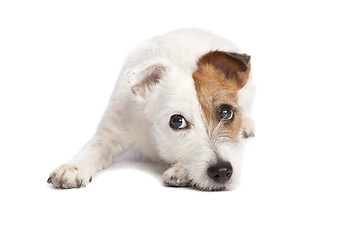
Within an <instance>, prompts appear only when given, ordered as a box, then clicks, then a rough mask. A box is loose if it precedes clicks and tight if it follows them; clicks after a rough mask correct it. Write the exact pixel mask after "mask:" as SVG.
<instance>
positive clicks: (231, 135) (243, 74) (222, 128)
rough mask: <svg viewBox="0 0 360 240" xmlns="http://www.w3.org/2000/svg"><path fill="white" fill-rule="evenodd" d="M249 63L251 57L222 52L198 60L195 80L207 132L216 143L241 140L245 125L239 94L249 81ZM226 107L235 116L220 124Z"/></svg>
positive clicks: (212, 53)
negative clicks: (221, 115) (221, 113)
mask: <svg viewBox="0 0 360 240" xmlns="http://www.w3.org/2000/svg"><path fill="white" fill-rule="evenodd" d="M249 61H250V57H249V56H248V55H245V54H237V53H226V52H221V51H213V52H209V53H207V54H205V55H204V56H202V57H201V58H200V59H199V60H198V63H197V65H198V70H197V71H195V72H194V73H193V79H194V82H195V87H196V91H197V94H198V98H199V102H200V105H201V108H202V110H203V113H204V116H203V117H204V120H205V124H206V128H207V130H208V134H209V136H210V138H211V139H212V140H213V141H219V140H220V141H221V140H222V139H230V141H234V142H237V141H238V140H239V139H238V136H239V135H240V132H241V122H242V121H241V109H240V107H239V105H238V103H237V93H238V91H239V90H240V89H241V88H242V87H243V86H244V85H245V84H246V82H247V80H248V78H249V73H250V68H251V66H250V62H249ZM224 104H226V105H230V106H231V107H232V110H233V111H234V112H235V116H234V119H233V120H231V121H220V120H219V118H218V117H217V116H218V114H219V110H220V107H221V106H222V105H224Z"/></svg>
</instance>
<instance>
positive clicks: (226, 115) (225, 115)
mask: <svg viewBox="0 0 360 240" xmlns="http://www.w3.org/2000/svg"><path fill="white" fill-rule="evenodd" d="M218 118H219V119H220V120H224V121H231V120H233V119H234V110H233V108H232V107H231V106H230V105H227V104H224V105H221V106H220V108H219V111H218Z"/></svg>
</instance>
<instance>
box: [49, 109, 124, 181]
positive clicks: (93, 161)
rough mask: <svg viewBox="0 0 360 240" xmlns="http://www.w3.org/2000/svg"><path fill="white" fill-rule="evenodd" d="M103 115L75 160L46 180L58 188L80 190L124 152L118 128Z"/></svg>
mask: <svg viewBox="0 0 360 240" xmlns="http://www.w3.org/2000/svg"><path fill="white" fill-rule="evenodd" d="M112 119H113V118H111V117H110V116H107V115H105V116H104V117H103V120H102V122H101V123H100V126H99V128H98V131H97V133H96V134H95V135H94V137H93V138H92V139H91V140H90V141H89V142H88V143H87V144H86V145H85V146H84V148H83V149H82V150H81V151H80V153H79V154H78V155H77V156H76V157H75V159H74V160H73V161H72V162H71V163H69V164H64V165H61V166H60V167H58V168H57V169H55V170H54V171H53V172H52V173H51V174H50V177H49V178H48V183H52V184H53V185H54V186H56V187H58V188H80V187H85V186H86V185H87V184H88V183H90V182H91V180H92V178H93V176H94V175H95V174H96V173H97V172H98V171H100V170H102V169H104V168H106V167H108V166H109V165H110V164H111V162H112V158H113V156H115V155H118V154H120V153H121V152H122V151H123V150H125V145H124V143H123V142H121V140H120V137H119V136H118V135H119V128H118V127H117V126H115V125H114V124H112V123H111V120H112Z"/></svg>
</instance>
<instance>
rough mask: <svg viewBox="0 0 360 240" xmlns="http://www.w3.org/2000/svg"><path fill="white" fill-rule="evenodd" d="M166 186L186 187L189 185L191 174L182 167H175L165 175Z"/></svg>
mask: <svg viewBox="0 0 360 240" xmlns="http://www.w3.org/2000/svg"><path fill="white" fill-rule="evenodd" d="M163 181H164V184H165V185H167V186H172V187H186V186H188V185H189V183H190V180H189V173H188V171H187V170H186V169H185V168H184V167H181V166H176V165H175V166H173V167H171V168H169V169H168V170H166V172H165V173H164V175H163Z"/></svg>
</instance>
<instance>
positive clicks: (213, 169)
mask: <svg viewBox="0 0 360 240" xmlns="http://www.w3.org/2000/svg"><path fill="white" fill-rule="evenodd" d="M232 173H233V168H232V166H231V164H230V162H227V161H221V162H218V163H216V164H214V165H212V166H210V167H209V168H208V170H207V174H208V175H209V177H210V178H211V179H212V180H214V181H215V182H217V183H226V182H227V181H229V179H230V178H231V175H232Z"/></svg>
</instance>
